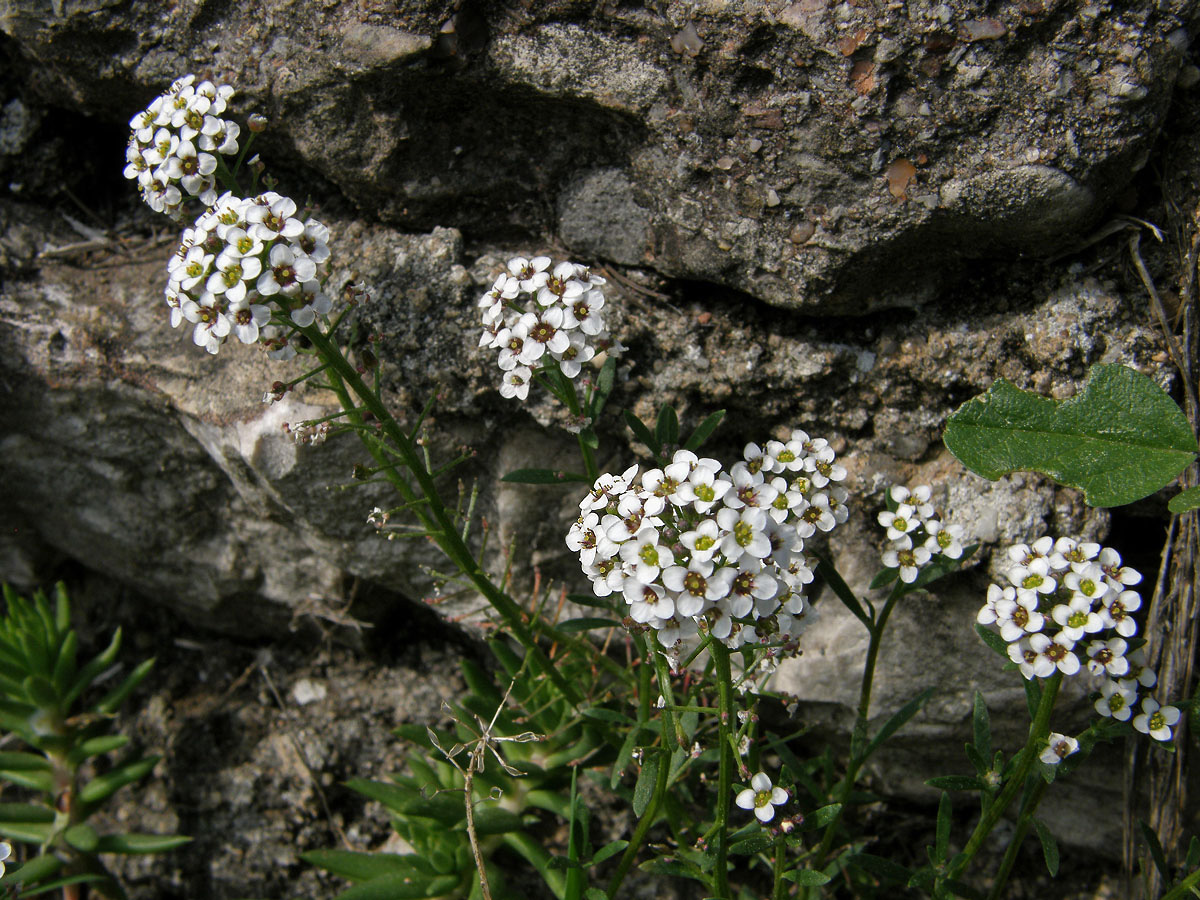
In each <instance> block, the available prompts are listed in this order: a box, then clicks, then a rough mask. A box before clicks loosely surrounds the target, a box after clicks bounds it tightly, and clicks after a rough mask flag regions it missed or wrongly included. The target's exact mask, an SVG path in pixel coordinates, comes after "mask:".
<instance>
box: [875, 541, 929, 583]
mask: <svg viewBox="0 0 1200 900" xmlns="http://www.w3.org/2000/svg"><path fill="white" fill-rule="evenodd" d="M931 558H932V554H931V553H930V552H929V551H928V550H926V549H925V548H924V547H914V546H913V543H912V538H910V537H909V536H908V535H907V534H906V535H904V536H903V537H902V538H900V539H899V540H895V541H892V542H891V543H890V544H889V545H888V549H886V550H884V551H883V565H884V567H885V568H888V569H899V570H900V580H901V581H903V582H904V583H905V584H912V583H913V582H914V581H916V580H917V571H918V570H919V569H920V568H921V566H923V565H925V564H926V563H927V562H929V560H930V559H931Z"/></svg>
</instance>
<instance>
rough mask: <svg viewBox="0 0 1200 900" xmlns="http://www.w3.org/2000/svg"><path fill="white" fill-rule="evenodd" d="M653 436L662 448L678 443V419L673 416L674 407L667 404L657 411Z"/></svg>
mask: <svg viewBox="0 0 1200 900" xmlns="http://www.w3.org/2000/svg"><path fill="white" fill-rule="evenodd" d="M654 436H655V437H656V438H658V442H659V444H661V445H662V446H663V447H666V446H668V445H671V444H678V443H679V418H678V417H677V416H676V415H675V407H673V406H671V405H670V404H669V403H668V404H667V405H666V406H664V407H663V408H662V409H660V410H659V411H658V421H657V422H655V423H654Z"/></svg>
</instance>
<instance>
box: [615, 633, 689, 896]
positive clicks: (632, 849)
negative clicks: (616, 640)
mask: <svg viewBox="0 0 1200 900" xmlns="http://www.w3.org/2000/svg"><path fill="white" fill-rule="evenodd" d="M655 640H656V638H654V637H651V638H650V640H649V641H647V640H646V638H645V637H643V636H642V635H635V636H634V641H635V643H636V644H637V648H638V651H639V652H640V653H641V654H642V664H641V666H640V667H639V672H638V724H637V725H636V726H634V727H636V728H639V729H640V728H641V727H642V726H643V724H644V723H646V722H648V721H649V720H650V707H651V703H650V691H651V688H650V675H651V666H650V661H651V657H653V658H654V662H655V669H656V670H657V673H658V680H659V689H660V691H661V692H662V694H663V695H664V696H666V695H667V694H668V693H669V692H670V690H671V688H670V681H667V680H664V675H665V676H666V677H667V678H669V677H670V674H669V673H668V672H667V671H666V664H665V663H660V662H659V661H660V660H661V659H662V657H661V656H660V654H659V653H658V652H657V651H656V650H655V649H654V641H655ZM659 728H660V731H661V735H662V752H663V758H662V759H660V760H659V763H658V776H657V778H656V779H655V781H654V794H653V796H651V798H650V803H649V804H647V806H646V809H645V811H644V812H643V813H642V816H641V818H640V819H638V823H637V827H636V828H634V830H633V834H632V835H631V836H630V838H629V846H628V847H626V848H625V852H624V853H623V854H621V861H620V862H619V863H618V864H617V871H616V872H614V873H613V876H612V878H611V879H609V882H608V892H607V893H608V897H609V900H615V898H616V896H617V891H618V890H620V888H621V882H622V881H624V880H625V876H626V874H628V872H629V869H630V867H631V866H632V865H633V862H634V860H635V859H637V855H638V851H639V850H640V849H641V847H642V844H643V843H645V840H646V835H647V834H648V833H649V832H650V826H651V825H653V824H654V819H655V817H656V816H657V815H658V808H659V806H660V805H661V804H662V802H663V799H664V798H665V797H666V795H667V786H668V779H669V778H670V775H671V751H670V746H671V742H670V738H671V733H672V731H673V730H674V716H673V715H672V714H671V711H670V704H669V703H668V704H667V708H665V709H664V710H663V714H662V716H661V718H660V719H659Z"/></svg>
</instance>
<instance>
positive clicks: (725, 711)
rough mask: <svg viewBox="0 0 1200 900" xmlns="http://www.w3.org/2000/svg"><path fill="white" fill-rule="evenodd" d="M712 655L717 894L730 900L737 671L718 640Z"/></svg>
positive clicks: (712, 646)
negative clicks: (717, 753) (716, 706)
mask: <svg viewBox="0 0 1200 900" xmlns="http://www.w3.org/2000/svg"><path fill="white" fill-rule="evenodd" d="M708 652H709V653H710V654H711V656H712V658H713V662H714V663H715V664H716V675H717V696H718V698H719V703H720V713H719V714H718V717H717V739H718V740H719V741H720V745H721V770H720V778H719V780H718V784H717V823H716V828H717V865H716V876H717V882H716V893H717V896H718V897H719V898H721V900H727V898H728V897H729V872H728V863H727V859H728V856H729V798H730V794H731V793H732V791H733V747H732V746H730V743H729V725H730V723H731V722H733V720H734V711H733V671H732V669H731V667H730V665H729V650H728V649H727V648H726V646H725V645H724V644H722V643H721V642H720V641H717V640H710V641H709V642H708Z"/></svg>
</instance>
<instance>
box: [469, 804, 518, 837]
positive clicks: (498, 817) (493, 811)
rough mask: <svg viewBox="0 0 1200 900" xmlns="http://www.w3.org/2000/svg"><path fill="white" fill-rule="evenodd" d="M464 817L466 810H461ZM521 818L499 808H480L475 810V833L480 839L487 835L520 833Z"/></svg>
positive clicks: (510, 811)
mask: <svg viewBox="0 0 1200 900" xmlns="http://www.w3.org/2000/svg"><path fill="white" fill-rule="evenodd" d="M463 817H464V818H465V817H466V809H465V808H464V810H463ZM521 828H522V825H521V817H520V816H519V815H517V814H516V813H515V812H513V811H512V810H511V809H504V808H503V807H499V806H480V807H478V808H477V809H476V810H475V832H476V834H478V835H479V836H480V837H483V836H484V835H489V834H507V833H508V832H510V831H520V830H521Z"/></svg>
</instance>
